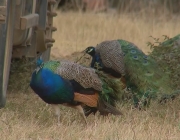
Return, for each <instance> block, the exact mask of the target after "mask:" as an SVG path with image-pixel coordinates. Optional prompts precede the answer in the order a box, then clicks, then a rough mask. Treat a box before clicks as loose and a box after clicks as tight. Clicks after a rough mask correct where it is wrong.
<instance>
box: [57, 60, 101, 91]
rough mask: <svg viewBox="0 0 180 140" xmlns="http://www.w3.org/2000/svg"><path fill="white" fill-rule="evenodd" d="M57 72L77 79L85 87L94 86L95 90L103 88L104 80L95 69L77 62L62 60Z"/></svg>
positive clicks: (66, 77)
mask: <svg viewBox="0 0 180 140" xmlns="http://www.w3.org/2000/svg"><path fill="white" fill-rule="evenodd" d="M56 73H57V74H59V75H61V76H62V77H63V78H65V79H68V80H75V81H76V82H78V83H79V84H80V85H81V86H83V87H84V88H94V89H95V90H98V91H101V90H102V82H101V80H100V79H99V77H98V75H97V74H96V73H95V70H94V69H92V68H87V67H84V66H81V65H79V64H77V63H74V62H71V61H67V60H62V61H60V65H59V67H57V70H56Z"/></svg>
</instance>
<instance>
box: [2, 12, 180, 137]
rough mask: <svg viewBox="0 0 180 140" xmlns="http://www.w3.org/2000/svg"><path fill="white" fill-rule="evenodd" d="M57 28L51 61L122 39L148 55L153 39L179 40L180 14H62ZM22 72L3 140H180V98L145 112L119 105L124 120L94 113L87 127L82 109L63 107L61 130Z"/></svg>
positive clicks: (6, 111) (11, 95)
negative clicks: (173, 38) (168, 38)
mask: <svg viewBox="0 0 180 140" xmlns="http://www.w3.org/2000/svg"><path fill="white" fill-rule="evenodd" d="M54 24H55V26H56V27H57V28H58V30H57V32H55V33H54V38H55V40H56V42H55V44H54V47H53V48H52V55H51V58H52V59H62V58H64V59H74V60H75V59H76V57H79V56H80V55H81V53H79V52H80V51H82V50H83V49H85V48H86V47H87V46H91V45H96V44H98V43H100V42H102V41H104V40H111V39H118V38H120V39H125V40H128V41H131V42H133V43H134V44H136V45H137V46H139V47H140V48H141V49H143V51H144V52H146V53H148V51H150V50H149V48H148V47H147V44H146V42H148V41H151V40H152V39H151V38H150V37H149V36H150V35H152V36H153V37H161V36H162V35H168V36H169V37H173V36H175V35H177V34H179V27H180V22H179V17H177V16H172V15H170V16H169V15H161V16H158V17H156V15H153V14H152V15H146V14H143V13H139V14H120V15H112V14H104V13H99V14H92V13H84V14H82V13H72V12H67V13H61V12H58V16H57V18H56V19H55V22H54ZM75 52H76V53H75ZM72 53H74V55H71V54H72ZM22 67H23V66H22ZM12 70H13V69H12ZM21 72H22V71H20V72H17V75H18V77H13V76H11V79H10V81H11V82H10V84H9V88H8V94H7V104H6V107H5V108H3V109H1V110H0V137H1V139H2V140H17V139H26V140H28V139H30V140H36V139H40V140H41V139H42V140H57V139H58V140H72V139H73V140H164V139H167V140H178V139H179V137H180V113H179V110H180V102H179V100H180V99H179V98H177V99H176V100H174V101H173V102H168V103H167V104H163V105H160V104H157V103H156V102H154V103H152V104H151V106H150V108H148V109H147V110H141V111H139V110H137V109H133V107H132V106H131V105H130V104H122V103H118V108H119V109H120V110H121V111H122V112H123V114H124V115H123V116H120V117H116V116H111V115H110V116H108V117H102V116H99V114H96V115H95V116H93V115H91V116H89V117H88V118H87V121H88V124H87V125H85V123H84V120H83V119H82V118H81V116H80V115H79V114H78V113H77V111H76V110H73V109H70V108H67V107H62V106H60V108H61V125H60V126H58V125H57V119H56V116H54V113H53V110H52V108H51V106H50V105H47V104H45V103H44V102H43V101H42V100H41V99H40V98H39V97H38V96H36V95H35V94H34V93H33V91H32V90H31V89H30V88H28V89H27V87H28V84H27V82H28V80H29V79H28V78H24V77H25V76H26V77H29V76H30V73H26V75H22V74H21ZM12 73H13V72H12ZM13 78H15V79H13ZM17 79H18V80H17ZM13 83H16V84H14V86H13Z"/></svg>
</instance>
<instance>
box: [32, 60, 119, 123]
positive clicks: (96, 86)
mask: <svg viewBox="0 0 180 140" xmlns="http://www.w3.org/2000/svg"><path fill="white" fill-rule="evenodd" d="M116 85H118V84H116V81H112V80H110V79H109V80H108V78H106V76H105V75H104V74H103V73H101V72H98V71H95V70H94V69H92V68H88V67H84V66H81V65H79V64H77V63H74V62H70V61H66V60H62V61H47V62H43V61H42V60H41V59H38V60H37V68H36V69H35V71H34V72H33V74H32V77H31V82H30V87H31V88H32V89H33V91H34V92H35V93H36V94H37V95H39V97H40V98H41V99H42V100H43V101H45V102H46V103H48V104H52V105H53V106H54V108H55V111H56V115H57V117H58V123H59V121H60V110H59V107H58V104H62V105H65V106H69V107H72V108H75V109H77V110H78V111H79V112H80V114H81V115H82V116H83V118H84V120H85V121H86V117H85V116H88V115H89V114H90V113H92V112H93V113H95V112H96V111H99V112H100V114H102V115H107V114H109V113H111V114H114V115H121V114H122V113H121V112H120V111H119V110H118V109H116V108H115V102H116V100H117V96H118V95H117V94H118V93H119V92H118V86H116Z"/></svg>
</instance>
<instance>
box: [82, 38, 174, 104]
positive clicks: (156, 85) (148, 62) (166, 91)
mask: <svg viewBox="0 0 180 140" xmlns="http://www.w3.org/2000/svg"><path fill="white" fill-rule="evenodd" d="M85 52H86V53H88V54H89V55H91V56H92V62H91V67H93V68H96V69H98V70H102V71H104V72H106V73H108V74H110V75H111V76H114V77H116V78H120V77H123V78H124V79H125V80H123V81H125V84H126V86H127V89H128V90H130V93H132V99H133V102H134V105H135V106H136V107H142V106H147V105H149V103H150V100H151V99H158V100H160V101H162V100H164V99H166V98H168V97H169V96H170V95H172V94H174V93H175V91H174V85H173V84H172V83H171V79H170V77H169V74H168V73H165V72H164V71H163V69H162V68H161V67H160V66H159V65H158V63H157V62H156V61H155V59H154V58H153V57H151V56H148V55H146V54H144V53H143V52H142V51H141V50H140V49H139V48H138V47H137V46H136V45H134V44H133V43H131V42H128V41H125V40H121V39H119V40H112V41H104V42H102V43H100V44H98V45H97V46H96V47H92V46H90V47H88V48H86V50H85Z"/></svg>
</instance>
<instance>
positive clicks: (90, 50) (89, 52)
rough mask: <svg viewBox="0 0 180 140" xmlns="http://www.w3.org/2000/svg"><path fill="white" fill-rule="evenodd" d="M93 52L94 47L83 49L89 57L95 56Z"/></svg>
mask: <svg viewBox="0 0 180 140" xmlns="http://www.w3.org/2000/svg"><path fill="white" fill-rule="evenodd" d="M95 51H96V50H95V47H93V46H90V47H87V48H86V49H85V53H87V54H89V55H91V56H93V55H94V54H95Z"/></svg>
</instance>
